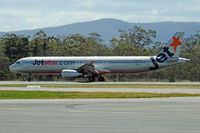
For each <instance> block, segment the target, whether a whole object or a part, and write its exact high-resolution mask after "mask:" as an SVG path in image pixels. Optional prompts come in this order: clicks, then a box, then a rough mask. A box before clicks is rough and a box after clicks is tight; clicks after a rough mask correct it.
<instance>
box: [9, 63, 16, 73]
mask: <svg viewBox="0 0 200 133" xmlns="http://www.w3.org/2000/svg"><path fill="white" fill-rule="evenodd" d="M9 70H10V71H11V72H14V71H15V66H14V64H12V65H10V66H9Z"/></svg>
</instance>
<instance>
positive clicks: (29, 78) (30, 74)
mask: <svg viewBox="0 0 200 133" xmlns="http://www.w3.org/2000/svg"><path fill="white" fill-rule="evenodd" d="M31 77H32V73H29V74H28V79H27V80H28V81H29V82H30V81H31Z"/></svg>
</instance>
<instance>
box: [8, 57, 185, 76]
mask: <svg viewBox="0 0 200 133" xmlns="http://www.w3.org/2000/svg"><path fill="white" fill-rule="evenodd" d="M151 58H155V57H154V56H93V57H92V56H76V57H26V58H22V59H19V60H18V61H16V62H15V63H14V64H12V65H11V66H10V67H9V69H10V70H11V71H14V72H18V73H61V71H62V70H64V69H72V70H76V69H77V68H79V67H80V66H82V65H84V64H86V63H90V62H92V61H94V63H93V65H94V68H95V70H96V71H98V72H101V73H102V74H105V73H139V72H146V71H150V67H153V66H154V64H153V63H152V60H151ZM181 62H185V61H184V58H179V60H178V62H166V63H158V65H159V68H163V67H167V66H171V65H173V64H177V63H181Z"/></svg>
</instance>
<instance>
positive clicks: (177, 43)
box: [169, 36, 182, 53]
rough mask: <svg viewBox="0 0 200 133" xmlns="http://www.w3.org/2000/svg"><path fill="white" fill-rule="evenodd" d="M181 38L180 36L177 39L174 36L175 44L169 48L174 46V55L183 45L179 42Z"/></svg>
mask: <svg viewBox="0 0 200 133" xmlns="http://www.w3.org/2000/svg"><path fill="white" fill-rule="evenodd" d="M179 39H180V36H178V37H177V38H176V37H175V36H173V42H172V43H171V44H170V45H169V46H173V47H174V53H175V52H176V48H177V47H178V46H179V45H182V42H180V41H179Z"/></svg>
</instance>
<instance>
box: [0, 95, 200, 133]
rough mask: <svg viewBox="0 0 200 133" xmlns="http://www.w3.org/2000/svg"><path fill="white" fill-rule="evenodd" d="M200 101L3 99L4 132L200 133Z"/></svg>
mask: <svg viewBox="0 0 200 133" xmlns="http://www.w3.org/2000/svg"><path fill="white" fill-rule="evenodd" d="M199 110H200V98H199V97H183V98H150V99H149V98H148V99H85V100H83V99H81V100H79V99H76V100H70V99H69V100H0V118H1V119H0V132H1V133H36V132H37V133H56V132H57V133H132V132H134V133H143V132H148V133H160V132H162V133H169V132H170V133H188V132H189V133H199V131H200V126H199V123H200V113H199Z"/></svg>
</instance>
